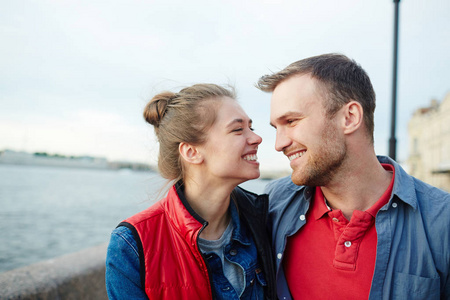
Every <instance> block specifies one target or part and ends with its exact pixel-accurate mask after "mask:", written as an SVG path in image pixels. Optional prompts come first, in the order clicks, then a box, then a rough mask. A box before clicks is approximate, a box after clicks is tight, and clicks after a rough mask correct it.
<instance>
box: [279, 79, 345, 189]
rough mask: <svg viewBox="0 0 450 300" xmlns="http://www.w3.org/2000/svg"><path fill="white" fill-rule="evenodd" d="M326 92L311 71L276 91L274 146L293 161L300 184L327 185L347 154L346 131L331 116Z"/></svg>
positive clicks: (294, 176)
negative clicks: (323, 93) (324, 103)
mask: <svg viewBox="0 0 450 300" xmlns="http://www.w3.org/2000/svg"><path fill="white" fill-rule="evenodd" d="M322 101H324V100H323V96H322V93H320V92H319V89H318V88H317V86H316V81H315V80H314V79H312V78H311V77H310V76H309V75H295V76H292V77H290V78H288V79H286V80H284V81H282V82H281V83H280V84H279V85H278V86H277V87H276V88H275V90H274V91H273V94H272V100H271V108H270V121H271V125H272V126H273V127H275V128H276V130H277V136H276V142H275V149H276V150H277V151H280V152H281V151H282V152H283V153H284V155H286V156H287V157H288V159H289V161H290V165H291V168H292V170H293V171H292V181H293V182H294V183H295V184H297V185H308V186H324V185H327V184H328V183H329V182H330V180H332V179H333V176H334V174H335V173H336V171H338V170H339V168H340V167H341V165H342V163H343V161H344V160H345V158H346V152H347V149H346V143H345V138H344V135H343V134H342V133H341V132H340V131H339V129H338V128H339V123H338V120H337V119H336V118H333V119H330V118H329V117H328V116H327V115H326V111H325V109H324V107H323V105H322Z"/></svg>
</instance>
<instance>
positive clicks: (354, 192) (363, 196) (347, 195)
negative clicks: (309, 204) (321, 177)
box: [321, 156, 392, 220]
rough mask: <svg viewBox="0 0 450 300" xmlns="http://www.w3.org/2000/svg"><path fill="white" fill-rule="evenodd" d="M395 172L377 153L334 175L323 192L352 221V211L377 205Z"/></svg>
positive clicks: (323, 188)
mask: <svg viewBox="0 0 450 300" xmlns="http://www.w3.org/2000/svg"><path fill="white" fill-rule="evenodd" d="M391 179H392V173H391V172H388V171H386V170H385V169H384V168H383V166H381V164H380V163H379V162H378V160H377V159H376V156H374V157H373V158H372V159H369V160H365V161H364V160H360V161H359V162H357V163H351V165H350V166H349V165H347V167H346V168H342V171H341V172H340V173H339V174H336V176H335V177H334V178H333V180H332V181H331V182H330V183H329V184H327V185H326V186H322V187H321V189H322V192H323V194H324V196H325V198H326V200H327V203H328V205H329V206H330V207H331V208H332V209H339V210H341V211H342V213H343V215H344V216H345V217H346V218H347V219H348V220H350V219H351V217H352V214H353V211H355V210H360V211H365V210H367V209H369V208H370V207H371V206H372V205H374V204H375V203H376V202H377V201H378V199H380V197H381V196H382V195H383V193H384V191H385V190H386V189H387V188H388V187H389V184H390V182H391Z"/></svg>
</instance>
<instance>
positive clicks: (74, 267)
mask: <svg viewBox="0 0 450 300" xmlns="http://www.w3.org/2000/svg"><path fill="white" fill-rule="evenodd" d="M106 248H107V244H102V245H99V246H96V247H92V248H88V249H85V250H82V251H80V252H76V253H72V254H67V255H64V256H61V257H57V258H54V259H50V260H47V261H43V262H39V263H36V264H33V265H29V266H26V267H23V268H18V269H14V270H11V271H7V272H4V273H0V299H2V300H3V299H4V300H13V299H32V300H34V299H36V300H37V299H39V300H47V299H99V300H101V299H108V297H107V295H106V288H105V259H106Z"/></svg>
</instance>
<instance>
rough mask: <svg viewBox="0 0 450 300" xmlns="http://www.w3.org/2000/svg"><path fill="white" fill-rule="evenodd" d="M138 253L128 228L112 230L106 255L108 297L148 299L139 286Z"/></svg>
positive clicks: (122, 227)
mask: <svg viewBox="0 0 450 300" xmlns="http://www.w3.org/2000/svg"><path fill="white" fill-rule="evenodd" d="M139 269H140V263H139V253H138V250H137V244H136V240H135V239H134V237H133V234H132V232H131V230H130V229H128V228H126V227H124V226H121V227H118V228H116V229H114V230H113V232H112V233H111V240H110V242H109V245H108V251H107V255H106V273H105V281H106V291H107V292H108V298H109V299H148V298H147V295H146V294H145V291H144V289H143V288H142V286H141V276H140V273H139Z"/></svg>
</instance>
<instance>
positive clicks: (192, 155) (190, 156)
mask: <svg viewBox="0 0 450 300" xmlns="http://www.w3.org/2000/svg"><path fill="white" fill-rule="evenodd" d="M178 151H180V155H181V157H182V158H183V159H184V160H185V161H186V162H188V163H191V164H196V165H197V164H201V163H202V162H203V156H202V154H201V153H200V152H199V151H198V149H197V147H195V146H193V145H191V144H188V143H184V142H183V143H180V145H179V146H178Z"/></svg>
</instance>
